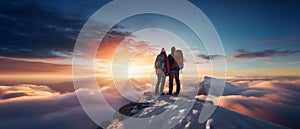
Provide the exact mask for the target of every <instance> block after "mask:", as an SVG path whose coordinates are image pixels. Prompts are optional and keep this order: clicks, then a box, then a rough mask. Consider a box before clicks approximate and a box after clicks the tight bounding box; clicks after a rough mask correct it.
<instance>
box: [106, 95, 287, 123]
mask: <svg viewBox="0 0 300 129" xmlns="http://www.w3.org/2000/svg"><path fill="white" fill-rule="evenodd" d="M189 103H194V105H193V106H192V107H191V108H190V109H191V110H188V109H189V107H186V105H189ZM204 103H205V100H200V99H194V98H188V97H176V96H169V95H163V96H160V97H158V98H157V96H153V95H151V94H145V95H144V97H142V98H141V99H140V100H139V101H137V102H132V103H130V104H127V105H125V106H123V107H122V108H121V109H120V111H119V112H120V113H122V114H124V115H126V116H129V117H130V118H129V119H132V118H134V119H137V120H139V119H144V118H146V119H147V120H148V121H147V123H139V121H135V122H134V121H131V122H128V118H126V117H124V116H123V115H121V114H119V113H116V114H115V115H114V118H113V119H112V120H109V121H106V122H104V124H103V125H106V126H105V127H106V128H108V129H124V128H125V129H152V128H153V129H165V128H174V129H286V128H285V127H282V126H279V125H276V124H272V123H270V122H267V121H263V120H259V119H254V118H251V117H248V116H245V115H242V114H239V113H236V112H233V111H230V110H227V109H224V108H222V107H217V109H216V110H215V112H214V113H213V115H212V116H211V117H210V118H209V119H208V120H207V121H206V122H205V123H199V122H198V119H199V115H200V112H201V109H202V108H203V107H204V106H208V105H205V104H204ZM209 104H210V106H212V105H213V103H209ZM214 106H215V105H214ZM164 112H168V115H163V116H161V117H159V116H160V114H162V113H164ZM183 114H186V115H183ZM152 118H153V119H152ZM154 118H155V120H154ZM174 123H175V124H174ZM170 125H174V126H172V127H170Z"/></svg>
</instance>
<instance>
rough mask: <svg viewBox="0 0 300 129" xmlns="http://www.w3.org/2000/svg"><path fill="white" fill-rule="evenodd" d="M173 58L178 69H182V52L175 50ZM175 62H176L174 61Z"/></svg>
mask: <svg viewBox="0 0 300 129" xmlns="http://www.w3.org/2000/svg"><path fill="white" fill-rule="evenodd" d="M174 59H175V61H176V62H177V65H178V67H179V69H183V66H184V64H183V54H182V51H181V50H175V52H174ZM175 64H176V63H175Z"/></svg>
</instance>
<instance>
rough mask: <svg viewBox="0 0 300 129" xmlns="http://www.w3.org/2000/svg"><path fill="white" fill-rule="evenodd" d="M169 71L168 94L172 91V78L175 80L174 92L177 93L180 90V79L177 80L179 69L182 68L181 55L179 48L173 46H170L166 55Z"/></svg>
mask: <svg viewBox="0 0 300 129" xmlns="http://www.w3.org/2000/svg"><path fill="white" fill-rule="evenodd" d="M168 59H169V65H170V73H169V94H170V95H171V94H172V92H173V80H174V78H175V81H176V93H175V95H178V94H179V92H180V80H179V70H181V69H182V68H183V55H182V51H181V50H176V48H175V47H174V46H173V47H172V48H171V54H169V55H168Z"/></svg>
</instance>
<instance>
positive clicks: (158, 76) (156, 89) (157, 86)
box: [155, 74, 161, 94]
mask: <svg viewBox="0 0 300 129" xmlns="http://www.w3.org/2000/svg"><path fill="white" fill-rule="evenodd" d="M160 80H161V76H160V74H157V82H156V86H155V94H158V88H159V84H160Z"/></svg>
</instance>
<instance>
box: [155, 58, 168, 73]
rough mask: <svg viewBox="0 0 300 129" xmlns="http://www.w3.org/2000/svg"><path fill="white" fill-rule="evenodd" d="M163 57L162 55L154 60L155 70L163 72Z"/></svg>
mask: <svg viewBox="0 0 300 129" xmlns="http://www.w3.org/2000/svg"><path fill="white" fill-rule="evenodd" d="M165 64H166V63H165V56H164V55H163V54H159V55H157V57H156V59H155V69H160V70H162V71H163V70H164V69H165Z"/></svg>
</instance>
